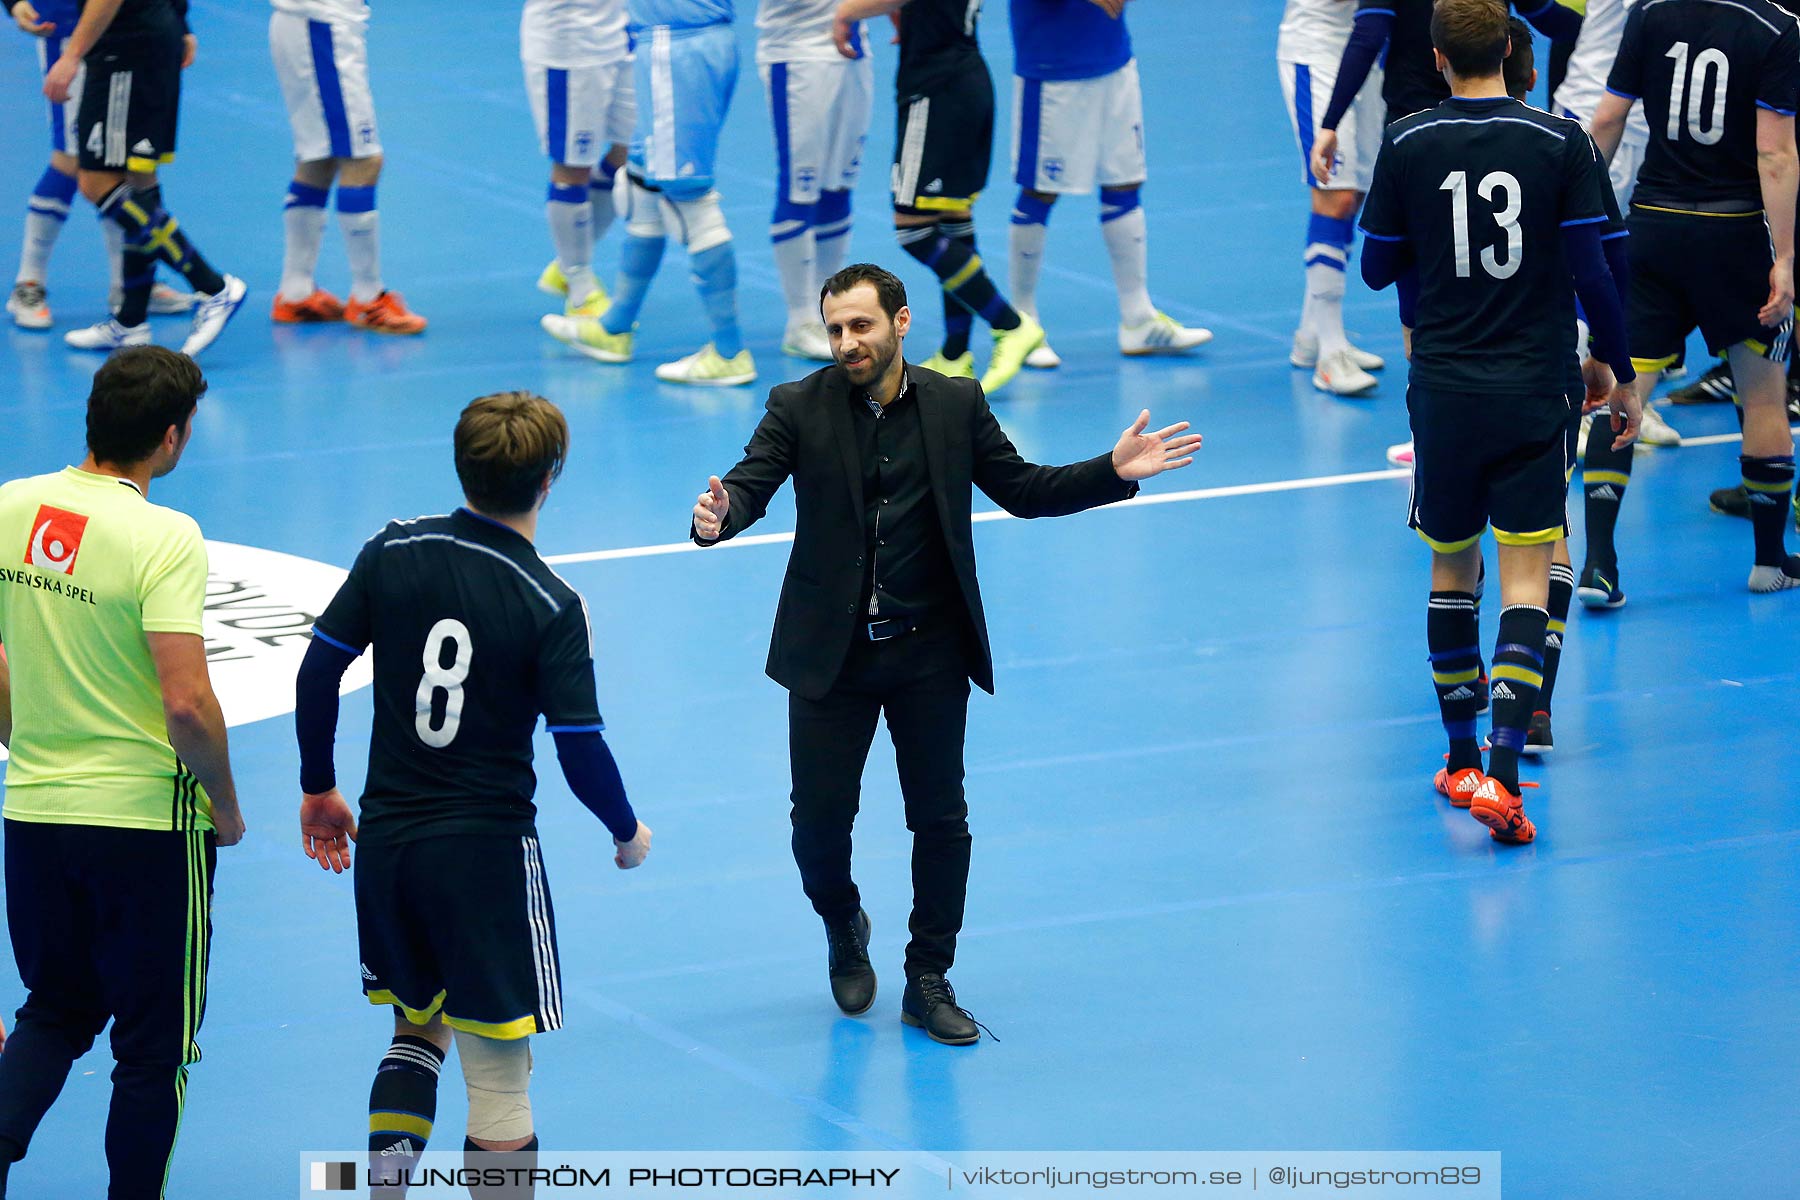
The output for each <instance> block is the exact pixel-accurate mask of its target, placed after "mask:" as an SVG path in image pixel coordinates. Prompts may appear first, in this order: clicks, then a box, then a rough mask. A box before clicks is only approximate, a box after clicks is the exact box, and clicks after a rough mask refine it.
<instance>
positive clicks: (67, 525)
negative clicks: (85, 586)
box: [25, 504, 88, 575]
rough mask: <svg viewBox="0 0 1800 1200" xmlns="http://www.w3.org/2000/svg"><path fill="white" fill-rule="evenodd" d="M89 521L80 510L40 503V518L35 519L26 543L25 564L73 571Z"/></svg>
mask: <svg viewBox="0 0 1800 1200" xmlns="http://www.w3.org/2000/svg"><path fill="white" fill-rule="evenodd" d="M87 523H88V519H87V518H86V517H84V516H82V515H81V514H80V513H72V512H69V511H67V510H66V509H61V508H52V507H51V506H50V505H48V504H44V505H40V506H39V507H38V512H37V519H36V520H34V521H33V522H32V523H31V540H30V541H29V542H27V543H25V565H26V566H28V567H42V568H43V569H44V570H46V571H60V572H62V573H63V574H64V575H73V574H74V573H75V555H76V553H77V552H79V551H80V549H81V535H82V533H83V532H85V531H86V529H87Z"/></svg>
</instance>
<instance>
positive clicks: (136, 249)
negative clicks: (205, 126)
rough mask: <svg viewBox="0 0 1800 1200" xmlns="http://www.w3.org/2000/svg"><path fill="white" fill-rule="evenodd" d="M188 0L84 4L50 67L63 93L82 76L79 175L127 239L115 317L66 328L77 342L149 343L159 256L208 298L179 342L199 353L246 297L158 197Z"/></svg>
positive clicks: (51, 80)
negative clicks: (203, 253)
mask: <svg viewBox="0 0 1800 1200" xmlns="http://www.w3.org/2000/svg"><path fill="white" fill-rule="evenodd" d="M193 56H194V39H193V35H192V34H190V33H189V32H188V28H187V0H118V2H117V3H110V4H84V5H83V6H82V8H81V16H80V18H79V19H78V20H77V21H76V22H75V28H74V29H73V30H72V31H71V32H70V34H69V36H68V38H67V39H66V40H65V41H64V42H63V48H62V55H61V57H59V58H58V59H57V60H56V61H55V62H54V63H52V64H50V67H49V69H48V70H46V71H45V73H44V96H45V97H46V98H47V99H48V100H49V101H50V102H51V103H52V104H63V103H67V102H68V100H69V98H70V88H71V85H72V84H73V83H74V81H75V77H76V75H77V74H80V75H82V76H83V83H82V89H81V103H80V105H79V106H78V109H77V112H76V132H77V134H78V135H79V139H80V147H79V149H78V151H77V154H76V157H77V160H78V167H79V171H78V174H77V177H76V185H77V187H79V188H80V190H81V194H82V195H84V196H86V197H87V198H88V200H90V201H91V202H93V204H94V205H95V207H97V208H99V210H100V213H101V215H102V217H104V218H105V219H106V220H109V221H111V222H113V223H114V224H116V225H118V226H119V228H120V229H121V231H122V232H123V239H124V252H123V253H124V269H123V276H124V277H123V280H122V295H121V298H120V303H119V307H118V310H117V313H116V315H115V316H114V317H112V318H110V319H108V320H105V321H101V322H100V323H99V324H97V325H94V326H92V327H90V328H88V329H77V330H73V331H71V332H69V333H67V334H64V335H63V340H64V342H66V343H67V344H68V345H70V346H72V347H74V348H75V349H78V350H106V351H110V350H116V349H118V348H120V347H122V346H143V345H148V344H149V343H150V327H149V326H148V325H147V324H145V316H146V315H147V314H148V312H149V305H150V297H151V291H152V288H153V286H154V284H155V281H156V279H155V274H156V264H157V263H159V262H160V263H162V264H164V265H165V266H167V267H169V268H171V269H172V270H175V271H177V272H179V273H180V274H181V275H182V276H183V277H185V278H186V279H187V280H188V282H189V283H191V284H193V286H194V289H195V290H196V291H198V292H203V293H205V295H206V299H205V300H203V301H201V302H200V303H199V304H198V305H197V306H196V307H195V309H194V328H193V332H192V333H190V334H189V335H188V338H187V340H186V341H185V342H184V343H183V344H182V347H181V349H182V352H183V353H184V354H188V355H196V354H199V353H200V352H201V351H202V350H204V349H206V347H208V346H210V345H212V343H213V341H214V340H215V339H216V338H217V337H218V336H219V334H220V332H221V331H222V330H223V329H224V328H225V324H226V322H228V321H230V320H231V318H232V317H233V316H234V315H236V313H237V310H238V308H239V307H240V306H241V305H242V304H243V302H244V295H245V291H246V289H245V287H244V282H243V280H241V279H238V278H236V277H235V276H232V275H221V274H220V273H219V272H218V271H216V270H214V269H213V267H212V265H211V264H210V263H208V262H207V261H206V259H205V258H203V257H202V256H201V254H200V252H199V250H198V249H196V248H195V246H194V244H193V243H192V242H191V241H189V240H188V236H187V234H186V233H185V232H184V231H183V228H182V226H181V225H180V224H179V223H178V222H177V221H176V220H175V218H174V217H172V216H171V215H169V213H168V211H167V210H166V209H164V208H163V205H162V188H161V187H160V186H159V185H158V183H157V180H156V169H157V166H158V165H159V164H161V163H165V162H169V161H172V160H173V159H174V157H175V127H176V117H177V110H178V108H179V107H180V102H181V71H182V68H183V67H185V66H186V65H187V64H188V63H190V62H192V61H193Z"/></svg>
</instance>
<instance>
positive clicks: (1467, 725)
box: [1444, 721, 1475, 742]
mask: <svg viewBox="0 0 1800 1200" xmlns="http://www.w3.org/2000/svg"><path fill="white" fill-rule="evenodd" d="M1444 732H1445V733H1447V734H1449V735H1450V740H1451V741H1453V742H1460V741H1463V740H1464V739H1468V740H1471V741H1472V740H1474V737H1475V722H1473V721H1445V722H1444Z"/></svg>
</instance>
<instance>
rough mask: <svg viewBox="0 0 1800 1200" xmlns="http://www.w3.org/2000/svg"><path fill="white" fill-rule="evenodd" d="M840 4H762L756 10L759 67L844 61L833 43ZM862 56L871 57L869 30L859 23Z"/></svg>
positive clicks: (826, 0) (785, 0)
mask: <svg viewBox="0 0 1800 1200" xmlns="http://www.w3.org/2000/svg"><path fill="white" fill-rule="evenodd" d="M836 13H837V0H762V3H760V4H758V5H757V7H756V65H757V66H759V67H766V66H768V65H769V64H770V63H778V62H830V61H831V60H832V59H836V58H841V57H842V56H841V55H840V54H838V51H837V47H836V46H834V45H833V44H832V42H831V21H832V17H833V16H834V15H835V14H836ZM858 32H859V33H860V35H861V38H860V40H861V46H862V56H863V57H865V58H866V57H868V54H869V35H868V27H867V26H866V25H864V24H863V23H861V22H858Z"/></svg>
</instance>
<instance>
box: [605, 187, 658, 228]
mask: <svg viewBox="0 0 1800 1200" xmlns="http://www.w3.org/2000/svg"><path fill="white" fill-rule="evenodd" d="M613 197H614V201H613V205H614V211H615V212H617V213H618V214H619V216H621V217H623V218H624V219H625V232H626V233H627V234H628V235H629V236H631V237H635V238H652V239H654V238H660V237H664V236H666V234H665V231H664V229H663V216H662V197H661V196H660V195H658V194H657V193H656V192H653V191H651V190H650V189H649V188H647V187H645V186H644V185H643V183H642V182H641V181H639V180H637V179H632V180H631V181H630V183H629V184H628V185H627V186H625V187H618V186H615V187H614V188H613Z"/></svg>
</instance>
